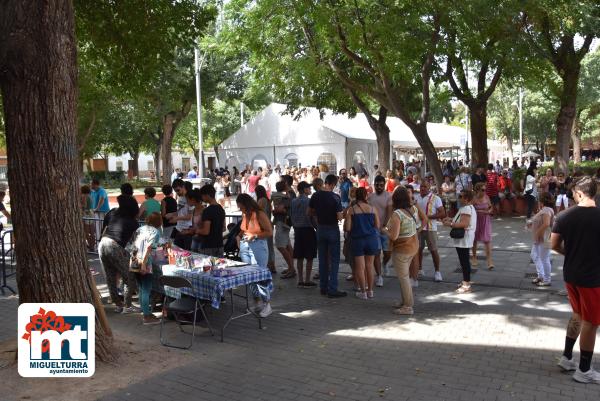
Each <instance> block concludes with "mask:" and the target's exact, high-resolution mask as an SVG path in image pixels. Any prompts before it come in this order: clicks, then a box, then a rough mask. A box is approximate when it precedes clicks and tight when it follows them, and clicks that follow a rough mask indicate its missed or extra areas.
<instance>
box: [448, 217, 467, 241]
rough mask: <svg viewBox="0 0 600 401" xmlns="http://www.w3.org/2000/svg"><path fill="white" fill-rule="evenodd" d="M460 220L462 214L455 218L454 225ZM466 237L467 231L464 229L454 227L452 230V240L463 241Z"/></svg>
mask: <svg viewBox="0 0 600 401" xmlns="http://www.w3.org/2000/svg"><path fill="white" fill-rule="evenodd" d="M458 220H460V213H459V214H458V215H457V216H456V217H455V218H454V223H456V222H457V221H458ZM464 237H465V229H464V228H463V227H460V228H459V227H452V228H451V229H450V238H454V239H461V238H464Z"/></svg>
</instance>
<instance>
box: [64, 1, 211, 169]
mask: <svg viewBox="0 0 600 401" xmlns="http://www.w3.org/2000/svg"><path fill="white" fill-rule="evenodd" d="M75 5H76V9H77V15H76V17H77V34H78V44H79V49H80V51H81V53H82V54H83V55H84V57H83V58H82V60H83V61H84V63H85V64H84V67H86V70H89V71H91V72H92V73H94V74H95V76H96V78H97V79H99V80H100V81H101V83H102V84H103V86H104V87H105V88H107V89H108V91H109V93H110V94H111V95H117V96H118V97H119V98H121V99H122V98H123V97H124V96H125V97H135V98H140V97H146V98H148V99H151V100H152V102H153V104H154V105H155V108H156V111H157V116H156V119H157V123H158V124H160V125H161V130H162V132H161V133H160V135H158V136H157V137H155V140H156V141H157V149H158V148H162V149H161V151H160V152H159V151H158V150H157V151H156V152H155V153H159V154H161V155H162V157H163V163H162V164H163V170H164V171H167V172H166V174H164V176H165V177H167V178H166V179H167V180H168V177H169V176H170V170H171V146H172V140H173V136H174V134H175V132H176V129H177V127H178V125H179V123H180V121H181V119H183V118H184V117H185V116H186V115H187V114H188V113H189V111H190V109H191V106H192V104H193V99H194V86H193V84H194V83H193V53H192V51H191V50H192V49H193V47H194V46H195V45H196V43H197V40H198V39H199V38H201V37H202V36H203V35H204V34H205V33H206V30H207V27H209V25H210V22H211V21H213V20H214V18H215V16H216V7H215V4H214V2H212V1H208V2H198V1H196V0H179V1H176V2H172V1H164V0H130V1H120V2H114V1H105V0H75ZM87 99H88V97H87V96H86V97H84V100H87ZM89 99H90V100H92V101H93V100H96V99H97V97H90V98H89ZM87 109H88V110H90V111H89V113H90V115H89V116H88V115H85V116H82V118H83V119H84V120H86V121H94V116H95V114H96V115H97V114H99V113H98V111H100V110H101V109H99V108H95V107H93V103H90V107H87ZM94 113H95V114H94ZM96 118H97V117H96ZM83 126H84V127H85V126H86V125H85V124H83ZM87 126H88V127H89V126H90V124H88V125H87ZM92 126H93V125H92ZM83 132H84V133H85V132H87V131H85V130H83ZM91 134H98V135H101V134H100V133H99V131H96V130H92V132H91ZM92 149H93V148H92Z"/></svg>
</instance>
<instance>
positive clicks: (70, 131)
mask: <svg viewBox="0 0 600 401" xmlns="http://www.w3.org/2000/svg"><path fill="white" fill-rule="evenodd" d="M74 28H75V27H74V13H73V5H72V2H71V1H67V0H62V1H61V0H55V1H52V2H36V1H22V0H8V1H4V2H3V3H2V12H1V13H0V89H1V91H2V97H3V103H4V116H5V122H6V144H7V153H8V181H9V185H10V189H11V201H12V202H11V204H12V207H13V208H12V211H11V213H12V218H13V222H14V230H15V237H14V238H15V251H16V257H17V260H18V267H17V285H18V288H19V302H21V303H26V302H75V303H91V304H93V305H94V306H95V308H96V355H97V356H98V358H99V359H100V360H111V359H113V356H114V354H113V349H112V333H111V331H110V328H109V326H108V324H107V322H106V316H105V314H104V308H103V306H102V304H101V302H100V298H99V296H98V292H97V289H96V286H95V283H94V280H93V279H92V276H91V274H90V270H89V268H88V264H87V254H86V250H85V242H84V238H85V235H84V232H83V223H82V214H81V208H80V204H79V183H78V179H79V176H78V174H79V168H78V165H77V164H78V161H79V157H78V152H77V139H76V132H77V123H76V121H77V117H76V111H77V43H76V41H75V30H74ZM32 171H38V172H43V174H44V176H45V179H43V180H37V179H34V178H33V177H34V176H33V175H32V174H31V172H32ZM40 199H43V200H44V201H43V202H40ZM32 205H36V207H31V206H32Z"/></svg>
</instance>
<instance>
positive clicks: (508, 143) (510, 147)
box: [505, 134, 514, 167]
mask: <svg viewBox="0 0 600 401" xmlns="http://www.w3.org/2000/svg"><path fill="white" fill-rule="evenodd" d="M505 138H506V146H507V147H508V154H509V155H510V156H509V157H510V160H509V161H508V166H509V167H510V166H512V162H513V159H514V152H513V143H512V135H510V134H509V135H505Z"/></svg>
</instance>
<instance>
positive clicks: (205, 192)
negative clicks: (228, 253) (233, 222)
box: [196, 184, 225, 258]
mask: <svg viewBox="0 0 600 401" xmlns="http://www.w3.org/2000/svg"><path fill="white" fill-rule="evenodd" d="M215 193H216V191H215V187H213V186H212V185H210V184H206V185H204V186H203V187H202V188H200V194H201V195H202V202H204V203H208V206H207V207H206V208H205V209H204V210H203V211H202V218H201V225H200V228H198V229H196V235H201V236H202V242H201V245H200V246H201V248H200V250H199V252H200V253H202V254H204V255H208V256H215V257H218V258H220V257H222V256H223V231H225V210H223V207H221V205H219V203H218V202H217V201H216V200H215Z"/></svg>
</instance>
